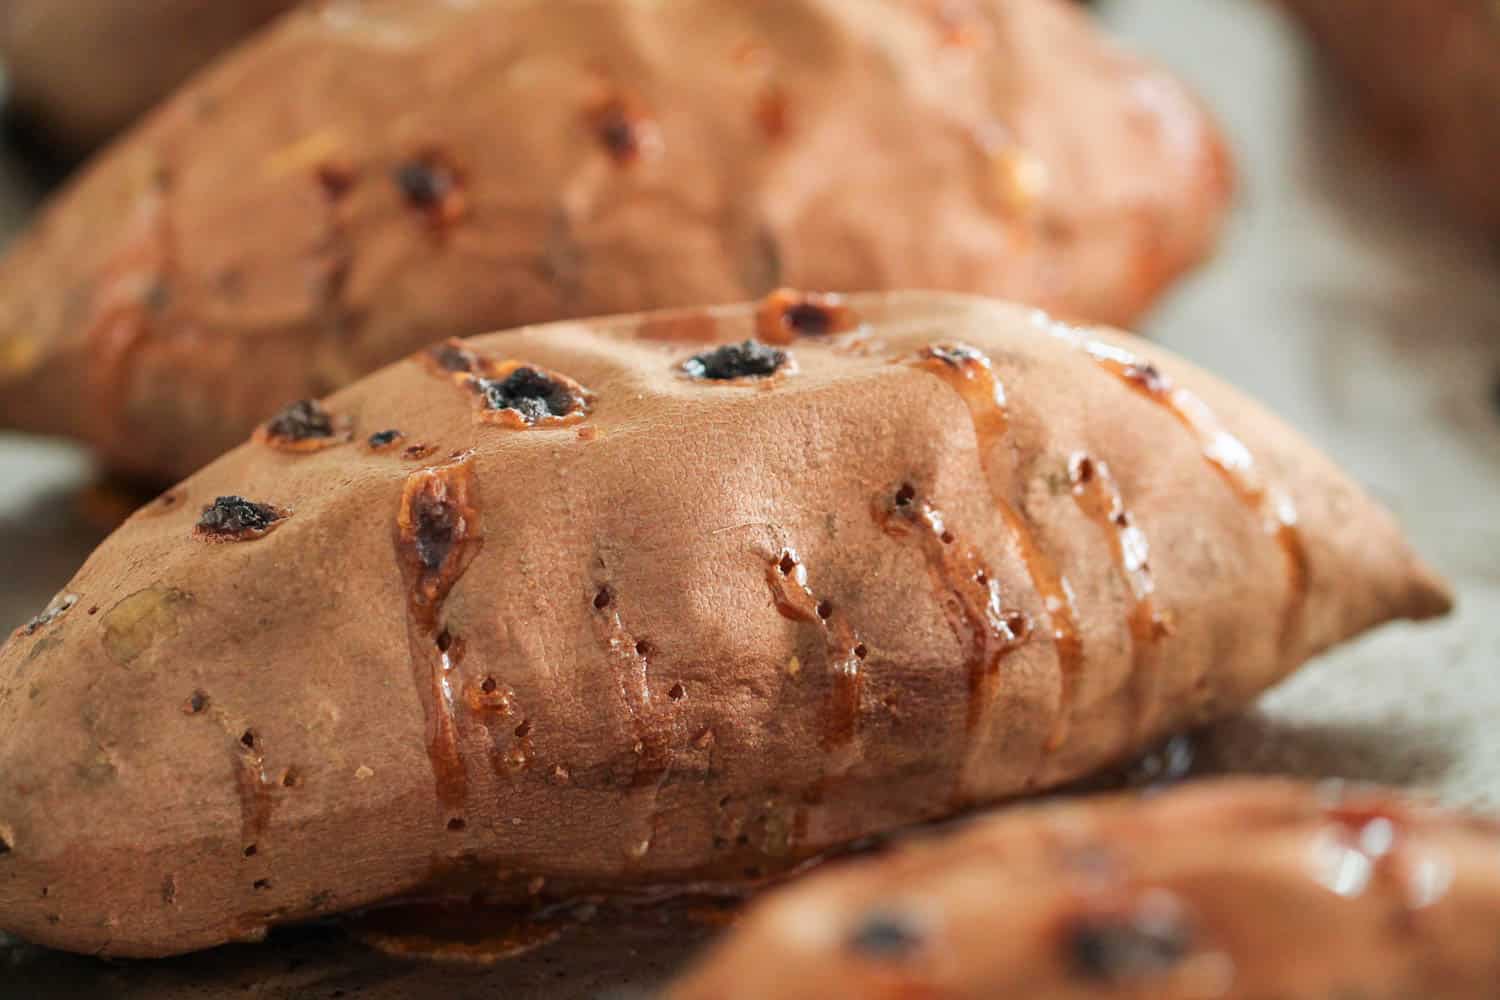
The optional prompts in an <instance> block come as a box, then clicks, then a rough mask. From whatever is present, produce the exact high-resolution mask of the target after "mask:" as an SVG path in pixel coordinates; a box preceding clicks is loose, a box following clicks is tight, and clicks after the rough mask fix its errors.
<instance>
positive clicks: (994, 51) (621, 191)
mask: <svg viewBox="0 0 1500 1000" xmlns="http://www.w3.org/2000/svg"><path fill="white" fill-rule="evenodd" d="M1228 187H1229V182H1228V168H1227V166H1226V158H1225V154H1224V151H1223V149H1222V147H1221V145H1220V141H1219V139H1218V137H1217V135H1216V134H1215V132H1214V130H1213V128H1212V126H1211V125H1210V124H1209V122H1208V121H1207V120H1206V118H1205V116H1204V115H1203V113H1202V111H1201V110H1200V108H1199V106H1198V104H1197V103H1196V102H1195V100H1194V99H1193V98H1192V97H1191V96H1190V95H1189V94H1187V93H1186V92H1185V91H1184V90H1183V89H1182V88H1181V87H1180V86H1179V85H1178V84H1176V83H1175V82H1174V81H1172V80H1171V79H1170V78H1168V77H1167V76H1166V75H1164V74H1163V73H1161V72H1159V71H1157V70H1155V69H1153V68H1151V67H1148V66H1146V65H1144V64H1143V63H1141V62H1140V61H1139V60H1137V59H1134V58H1132V57H1131V56H1129V55H1126V54H1125V53H1123V52H1121V51H1119V50H1117V49H1116V48H1114V47H1113V46H1112V45H1111V44H1110V43H1109V42H1108V41H1106V40H1105V39H1104V38H1103V37H1102V36H1101V35H1099V34H1098V33H1097V31H1096V30H1095V28H1094V27H1092V26H1091V25H1090V24H1089V19H1088V16H1087V15H1086V14H1085V13H1083V12H1081V11H1079V10H1076V9H1073V8H1072V7H1071V6H1070V5H1069V4H1066V3H1063V2H1060V0H982V2H981V0H975V2H971V3H943V4H937V3H931V2H928V0H775V2H769V3H742V2H740V0H684V2H678V3H670V4H648V3H633V2H626V0H523V2H497V0H478V2H473V3H464V4H456V3H454V4H436V3H428V2H425V0H421V2H419V0H367V2H365V3H362V4H359V5H357V6H356V5H351V4H335V5H331V6H329V7H328V9H327V10H324V11H321V12H320V11H311V10H309V11H307V12H304V13H300V14H293V15H291V16H289V17H288V18H286V19H285V20H283V21H282V22H280V23H279V24H278V25H277V26H275V27H274V28H272V29H271V30H270V31H269V32H268V33H266V34H263V35H262V36H260V37H258V38H257V39H256V40H254V41H252V42H251V43H249V44H248V46H247V47H246V48H244V49H243V50H241V51H239V52H238V53H236V54H234V55H233V56H231V57H229V58H228V59H227V60H226V61H225V62H224V63H223V64H222V65H221V66H219V67H218V68H217V69H215V70H214V71H212V72H210V73H208V74H207V75H205V76H203V77H201V78H200V79H198V80H197V81H196V82H195V83H193V84H192V85H191V86H190V87H188V88H187V89H186V90H185V91H183V92H182V93H181V94H179V95H178V96H177V97H175V98H174V99H173V100H172V101H171V102H170V103H168V104H167V105H166V106H165V107H164V108H163V109H162V110H161V111H160V112H159V113H158V114H156V115H155V116H154V117H153V118H152V119H151V120H150V121H149V122H148V123H146V124H145V125H144V126H143V127H142V128H141V129H139V130H138V131H136V132H135V133H134V134H133V135H131V136H130V137H129V138H128V139H127V140H125V141H124V142H123V143H122V144H121V145H120V146H118V147H117V148H115V149H114V150H113V151H112V152H111V153H109V155H107V156H105V157H104V158H103V159H102V160H100V161H99V162H98V163H97V164H96V165H95V166H94V168H93V169H91V170H90V171H88V173H87V174H86V175H85V176H84V177H83V178H82V179H81V180H80V181H79V182H78V184H77V185H76V186H75V187H74V188H73V189H72V190H71V191H69V192H68V193H66V194H65V195H63V196H62V197H61V198H60V199H59V200H57V201H56V202H55V203H54V204H53V205H52V206H51V207H50V208H48V209H47V210H46V211H45V212H44V213H43V216H42V218H41V219H40V221H39V222H38V223H37V225H36V227H35V229H34V230H33V231H32V232H31V233H30V235H29V236H28V237H27V238H25V239H24V240H23V241H22V242H21V244H20V246H19V247H18V248H17V249H16V251H15V252H14V254H13V255H12V256H11V257H10V259H9V260H8V261H6V262H5V264H4V266H3V268H0V425H3V424H9V425H11V426H15V427H19V428H23V429H29V430H35V431H41V432H51V433H64V434H71V435H74V436H77V437H80V438H83V439H85V440H87V441H90V442H92V443H93V444H94V445H95V446H96V447H97V449H98V450H99V452H100V453H101V455H102V456H103V457H104V459H105V460H106V462H108V463H109V464H111V465H113V466H116V467H117V468H119V469H120V470H122V471H125V472H129V473H132V474H134V475H137V476H148V477H149V476H153V475H156V476H162V477H165V481H167V482H170V481H172V480H173V479H176V478H178V477H180V476H181V475H186V474H187V473H188V472H190V471H192V470H194V469H196V468H198V467H199V466H200V465H202V464H203V463H205V462H207V461H209V460H211V459H213V458H215V457H217V456H218V455H219V454H221V453H222V452H224V451H226V450H227V449H228V448H230V447H232V446H233V445H234V444H236V443H238V442H239V441H241V440H243V437H244V435H245V434H246V433H247V432H248V431H249V430H250V428H251V427H252V426H253V425H254V424H255V423H256V422H257V421H259V420H262V419H264V418H265V417H267V416H269V415H270V414H271V413H272V412H274V411H275V409H276V408H277V407H279V406H281V405H283V404H284V403H285V402H287V401H288V400H291V399H297V398H300V397H304V396H320V395H323V394H326V393H327V392H329V391H331V390H332V389H334V388H336V387H338V386H340V385H343V384H345V383H347V382H349V381H351V380H352V379H353V378H355V377H356V376H358V375H361V374H363V373H365V372H367V371H370V370H373V369H374V368H376V367H378V366H380V365H383V364H386V363H388V362H391V361H394V360H396V359H397V358H399V357H402V356H404V355H405V354H407V353H409V352H411V351H413V350H416V349H417V348H418V347H421V346H423V345H425V344H427V343H430V342H432V341H434V340H437V339H440V338H442V337H447V336H453V335H458V336H462V335H467V334H474V333H482V332H485V331H488V330H494V329H502V328H506V327H511V326H517V325H521V324H524V323H532V322H539V321H544V320H554V319H561V318H564V317H569V316H589V315H603V314H607V313H617V312H620V313H623V312H631V311H635V310H641V309H647V308H657V307H663V306H699V305H705V304H709V303H714V302H731V301H737V300H741V299H747V298H754V297H758V296H761V295H764V294H766V293H768V292H769V291H771V290H772V289H774V288H775V287H777V286H779V285H781V284H792V285H801V286H803V287H818V288H843V289H849V290H853V289H880V288H890V287H932V288H948V289H954V290H959V291H982V292H987V293H993V294H1000V295H1004V296H1006V297H1009V298H1015V299H1018V300H1021V301H1026V302H1029V303H1032V304H1036V305H1040V306H1046V307H1050V308H1052V309H1054V310H1056V311H1058V312H1060V313H1062V314H1065V315H1071V316H1077V317H1084V318H1088V319H1093V320H1101V321H1118V320H1123V319H1126V318H1129V317H1131V316H1134V315H1135V314H1136V313H1138V312H1139V311H1140V310H1142V309H1143V308H1144V307H1145V306H1146V305H1147V303H1149V302H1150V301H1151V300H1152V298H1153V297H1155V295H1156V294H1157V293H1158V292H1159V291H1160V290H1161V289H1162V287H1163V286H1164V285H1165V284H1166V283H1167V282H1168V281H1169V280H1170V279H1171V278H1172V277H1173V276H1175V275H1176V274H1178V273H1179V272H1181V271H1182V270H1183V269H1184V268H1186V267H1188V266H1189V265H1190V264H1192V263H1193V262H1195V261H1197V260H1198V259H1199V258H1200V257H1201V256H1203V254H1204V253H1205V252H1206V251H1207V250H1208V248H1209V244H1210V242H1211V240H1212V237H1213V235H1214V233H1215V230H1216V229H1217V227H1218V223H1219V219H1220V216H1221V214H1222V212H1223V209H1224V206H1225V201H1226V197H1227V192H1228Z"/></svg>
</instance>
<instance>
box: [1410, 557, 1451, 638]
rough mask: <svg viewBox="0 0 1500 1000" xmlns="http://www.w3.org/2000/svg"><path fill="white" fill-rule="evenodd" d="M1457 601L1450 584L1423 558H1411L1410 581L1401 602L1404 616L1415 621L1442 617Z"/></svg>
mask: <svg viewBox="0 0 1500 1000" xmlns="http://www.w3.org/2000/svg"><path fill="white" fill-rule="evenodd" d="M1457 602H1458V598H1457V595H1456V594H1455V593H1454V591H1453V586H1452V584H1450V583H1449V582H1448V581H1447V580H1445V579H1444V578H1443V577H1442V576H1440V575H1438V572H1437V570H1435V569H1433V568H1432V567H1431V566H1429V565H1428V564H1427V563H1426V562H1424V561H1423V560H1421V559H1415V558H1414V559H1413V560H1412V577H1411V583H1410V585H1409V586H1408V587H1407V592H1406V599H1405V601H1403V602H1402V612H1403V613H1404V616H1405V617H1406V618H1409V619H1410V620H1412V621H1415V622H1422V621H1429V620H1431V619H1433V618H1442V617H1443V616H1445V615H1447V614H1448V613H1450V612H1451V611H1452V610H1453V609H1454V607H1455V606H1456V605H1457Z"/></svg>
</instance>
